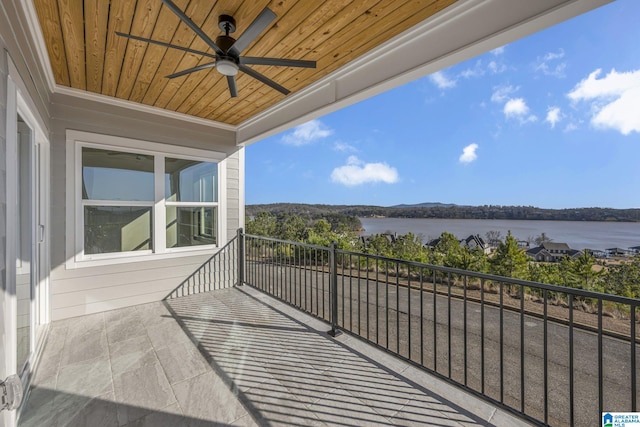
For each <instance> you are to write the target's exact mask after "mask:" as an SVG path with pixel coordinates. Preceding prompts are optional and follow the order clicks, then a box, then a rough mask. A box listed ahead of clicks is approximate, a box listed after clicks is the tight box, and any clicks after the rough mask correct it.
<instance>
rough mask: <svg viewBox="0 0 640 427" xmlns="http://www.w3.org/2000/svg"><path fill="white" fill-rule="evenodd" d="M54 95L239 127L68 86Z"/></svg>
mask: <svg viewBox="0 0 640 427" xmlns="http://www.w3.org/2000/svg"><path fill="white" fill-rule="evenodd" d="M54 93H58V94H61V95H68V96H73V97H76V98H82V99H86V100H88V101H94V102H100V103H103V104H109V105H112V106H116V107H121V108H127V109H129V110H136V111H140V112H143V113H149V114H155V115H156V116H163V117H167V118H172V119H176V120H181V121H183V122H189V123H194V124H199V125H204V126H209V127H212V128H216V129H223V130H229V131H234V132H235V131H236V129H237V126H234V125H228V124H226V123H222V122H216V121H214V120H207V119H203V118H200V117H196V116H190V115H188V114H183V113H178V112H175V111H170V110H165V109H163V108H158V107H152V106H150V105H145V104H139V103H137V102H132V101H127V100H125V99H120V98H114V97H111V96H106V95H101V94H98V93H93V92H88V91H84V90H80V89H74V88H70V87H66V86H60V85H56V88H55V91H54Z"/></svg>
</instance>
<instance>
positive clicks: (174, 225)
mask: <svg viewBox="0 0 640 427" xmlns="http://www.w3.org/2000/svg"><path fill="white" fill-rule="evenodd" d="M216 223H217V208H215V207H178V206H167V247H168V248H176V247H184V246H197V245H215V244H216V240H217V236H216Z"/></svg>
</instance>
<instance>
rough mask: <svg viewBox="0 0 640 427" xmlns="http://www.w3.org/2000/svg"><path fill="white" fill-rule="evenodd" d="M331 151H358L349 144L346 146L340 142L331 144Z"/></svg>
mask: <svg viewBox="0 0 640 427" xmlns="http://www.w3.org/2000/svg"><path fill="white" fill-rule="evenodd" d="M333 149H334V150H335V151H346V152H348V151H350V152H356V151H358V149H357V148H356V147H354V146H353V145H351V144H347V143H346V142H342V141H336V142H334V143H333Z"/></svg>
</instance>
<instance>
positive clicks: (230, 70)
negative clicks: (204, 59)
mask: <svg viewBox="0 0 640 427" xmlns="http://www.w3.org/2000/svg"><path fill="white" fill-rule="evenodd" d="M216 69H217V70H218V72H219V73H220V74H222V75H225V76H235V75H236V74H238V70H239V67H238V64H236V63H235V62H233V61H231V60H229V59H220V60H218V61H216Z"/></svg>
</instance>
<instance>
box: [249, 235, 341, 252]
mask: <svg viewBox="0 0 640 427" xmlns="http://www.w3.org/2000/svg"><path fill="white" fill-rule="evenodd" d="M244 236H245V237H251V238H254V239H262V240H266V241H269V242H275V243H288V244H290V245H296V246H302V247H305V248H309V249H324V250H327V251H328V250H330V249H331V248H330V247H329V246H321V245H312V244H310V243H302V242H296V241H294V240H282V239H276V238H274V237H266V236H259V235H257V234H246V233H245V234H244Z"/></svg>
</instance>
